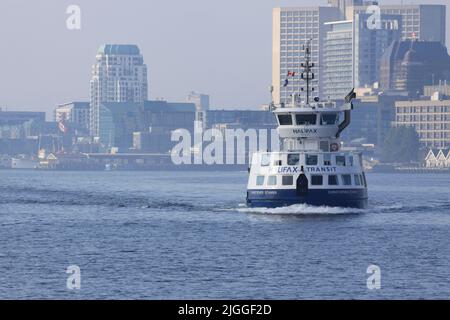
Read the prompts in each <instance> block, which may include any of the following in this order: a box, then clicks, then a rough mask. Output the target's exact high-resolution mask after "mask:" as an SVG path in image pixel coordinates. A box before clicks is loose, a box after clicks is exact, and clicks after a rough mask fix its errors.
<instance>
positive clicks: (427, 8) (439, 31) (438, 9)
mask: <svg viewBox="0 0 450 320" xmlns="http://www.w3.org/2000/svg"><path fill="white" fill-rule="evenodd" d="M370 5H379V2H378V1H365V2H364V3H363V5H355V6H349V7H347V9H346V18H347V19H348V20H352V16H353V15H354V14H357V13H365V12H366V10H367V8H368V7H369V6H370ZM379 7H380V10H381V13H382V14H394V15H401V16H402V40H414V39H417V40H422V41H439V42H440V43H442V44H443V45H445V36H446V35H445V23H446V6H445V5H434V4H433V5H428V4H427V5H422V4H408V5H404V4H399V5H384V4H381V5H379Z"/></svg>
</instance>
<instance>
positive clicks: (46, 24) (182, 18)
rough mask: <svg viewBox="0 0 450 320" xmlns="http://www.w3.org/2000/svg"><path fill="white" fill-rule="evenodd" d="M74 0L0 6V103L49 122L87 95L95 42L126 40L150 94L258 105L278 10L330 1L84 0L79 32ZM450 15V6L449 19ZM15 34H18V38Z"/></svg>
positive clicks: (264, 92)
mask: <svg viewBox="0 0 450 320" xmlns="http://www.w3.org/2000/svg"><path fill="white" fill-rule="evenodd" d="M445 2H446V1H426V0H422V1H413V3H423V4H431V3H438V4H447V3H445ZM383 3H386V2H383V1H381V4H383ZM409 3H410V2H408V4H409ZM70 4H71V3H69V2H68V1H63V2H56V1H46V2H45V3H39V4H34V3H32V4H30V3H27V4H26V5H21V2H20V1H19V2H17V1H15V2H11V1H4V2H2V4H0V8H1V9H2V10H1V12H3V13H4V16H3V17H2V19H0V20H1V21H0V29H1V31H0V34H1V35H2V38H3V39H5V43H8V48H9V50H4V51H2V53H0V58H1V59H0V61H1V65H0V67H1V69H2V74H1V76H0V85H1V86H2V88H3V90H2V91H3V92H2V94H0V107H2V108H5V107H6V108H8V110H33V111H45V112H47V117H48V118H50V117H51V113H52V111H53V109H54V108H55V107H56V106H57V105H58V104H61V103H65V102H69V101H86V100H89V80H90V77H91V72H90V71H91V66H92V64H93V63H94V62H95V54H96V52H97V50H98V47H99V46H100V45H103V44H106V43H124V44H136V45H138V46H139V47H140V49H141V52H142V54H143V56H144V60H145V61H146V64H147V65H148V68H149V79H148V81H149V83H151V86H152V90H151V92H150V96H149V98H150V99H156V98H165V99H167V100H171V101H185V99H186V96H187V95H188V94H189V92H190V91H192V90H195V91H199V92H204V93H206V94H209V95H210V96H211V105H212V106H213V107H237V106H239V107H242V106H245V107H248V108H258V107H259V106H260V105H261V104H265V103H268V102H269V101H270V94H269V89H268V88H269V86H270V83H271V77H272V74H271V69H272V68H271V61H272V52H271V43H272V18H271V17H272V9H273V8H274V7H279V6H281V7H285V6H296V7H297V6H304V5H323V6H326V1H325V0H323V1H320V2H317V1H268V2H267V3H264V4H261V3H259V2H258V3H257V4H255V2H253V1H252V2H246V3H244V4H241V3H240V2H239V10H236V7H237V6H235V5H234V4H235V3H233V2H231V3H230V2H229V1H228V2H226V3H219V4H217V3H215V4H210V3H208V2H207V1H203V0H197V1H194V2H190V4H189V5H187V4H184V3H181V4H180V3H176V4H177V5H176V6H174V4H175V2H174V1H170V2H164V3H163V4H162V3H151V4H148V3H147V4H142V3H140V2H139V3H134V2H131V4H128V5H124V4H110V3H108V12H105V11H104V10H103V8H104V5H105V2H102V1H99V2H96V3H90V2H87V1H78V3H77V4H78V5H79V6H80V7H81V10H82V28H81V30H72V31H71V30H67V28H66V25H65V22H66V19H67V17H68V15H67V14H66V8H67V6H68V5H70ZM236 4H238V3H237V1H236ZM389 4H390V2H389ZM405 4H406V3H405ZM2 7H4V8H2ZM174 7H175V8H176V9H174ZM152 9H153V10H152ZM169 9H170V10H169ZM448 11H449V7H447V16H449V13H448ZM5 13H8V14H5ZM199 18H201V19H199ZM230 18H231V20H230ZM194 20H200V21H203V22H200V23H199V22H195V21H194ZM121 21H122V22H124V23H118V22H121ZM174 21H176V23H175V22H174ZM229 21H233V23H232V24H230V23H229ZM249 21H251V22H252V23H249ZM161 26H162V27H161ZM179 26H182V27H183V28H181V29H180V28H179ZM10 30H15V32H14V35H11V32H9V31H10ZM111 34H114V36H111ZM449 36H450V35H449V34H447V44H448V43H450V41H449ZM12 37H13V38H12ZM249 40H251V41H249ZM187 49H189V50H187ZM30 53H32V54H30ZM218 62H220V63H218ZM24 74H26V75H27V76H24Z"/></svg>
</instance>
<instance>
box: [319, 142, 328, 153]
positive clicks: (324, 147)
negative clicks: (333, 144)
mask: <svg viewBox="0 0 450 320" xmlns="http://www.w3.org/2000/svg"><path fill="white" fill-rule="evenodd" d="M320 151H323V152H329V151H330V144H329V143H328V141H320Z"/></svg>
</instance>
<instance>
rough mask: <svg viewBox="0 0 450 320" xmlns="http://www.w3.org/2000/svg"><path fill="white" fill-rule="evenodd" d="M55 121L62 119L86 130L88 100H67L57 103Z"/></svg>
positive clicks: (87, 125)
mask: <svg viewBox="0 0 450 320" xmlns="http://www.w3.org/2000/svg"><path fill="white" fill-rule="evenodd" d="M55 121H56V122H61V121H62V122H64V123H66V124H68V125H75V126H76V127H77V128H80V129H83V130H85V131H88V130H89V125H90V105H89V102H68V103H63V104H60V105H58V106H57V107H56V109H55Z"/></svg>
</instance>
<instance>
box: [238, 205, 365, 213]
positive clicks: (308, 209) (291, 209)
mask: <svg viewBox="0 0 450 320" xmlns="http://www.w3.org/2000/svg"><path fill="white" fill-rule="evenodd" d="M236 211H238V212H244V213H259V214H277V215H284V214H286V215H288V214H290V215H313V214H323V215H329V214H350V213H362V212H364V210H362V209H354V208H341V207H326V206H320V207H315V206H310V205H307V204H295V205H292V206H287V207H278V208H251V207H239V208H237V209H236Z"/></svg>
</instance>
